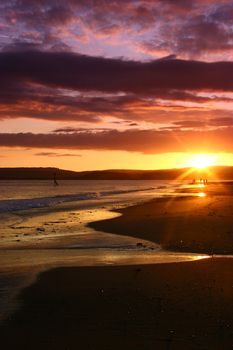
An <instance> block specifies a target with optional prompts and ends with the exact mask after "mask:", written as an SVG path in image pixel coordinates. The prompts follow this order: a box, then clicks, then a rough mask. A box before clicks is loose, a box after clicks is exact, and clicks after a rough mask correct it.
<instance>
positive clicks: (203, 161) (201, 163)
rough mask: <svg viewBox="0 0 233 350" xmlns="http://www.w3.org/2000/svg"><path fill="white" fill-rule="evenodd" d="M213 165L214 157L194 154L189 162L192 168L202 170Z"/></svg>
mask: <svg viewBox="0 0 233 350" xmlns="http://www.w3.org/2000/svg"><path fill="white" fill-rule="evenodd" d="M214 164H215V156H214V155H209V154H196V155H194V156H193V157H192V159H191V160H190V165H191V166H192V167H193V168H197V169H203V168H207V167H208V166H211V165H214Z"/></svg>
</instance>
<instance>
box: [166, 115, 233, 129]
mask: <svg viewBox="0 0 233 350" xmlns="http://www.w3.org/2000/svg"><path fill="white" fill-rule="evenodd" d="M173 124H175V125H177V126H178V127H180V128H203V127H228V126H233V118H229V117H222V118H213V119H207V120H179V121H177V122H174V123H173Z"/></svg>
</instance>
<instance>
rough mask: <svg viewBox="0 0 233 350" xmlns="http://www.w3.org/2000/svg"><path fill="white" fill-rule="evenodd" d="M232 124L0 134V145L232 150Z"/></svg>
mask: <svg viewBox="0 0 233 350" xmlns="http://www.w3.org/2000/svg"><path fill="white" fill-rule="evenodd" d="M232 137H233V127H228V128H226V129H217V130H206V131H182V130H179V129H178V130H176V131H168V130H162V131H161V130H140V129H128V130H125V131H117V130H107V131H99V132H92V131H91V130H88V129H87V130H86V131H85V130H82V132H74V133H71V134H70V133H68V134H67V133H51V134H33V133H18V134H9V133H1V134H0V146H6V147H30V148H50V149H52V148H53V149H79V150H108V151H109V150H122V151H130V152H142V153H151V154H155V153H162V152H187V151H189V152H221V151H224V152H233V143H232Z"/></svg>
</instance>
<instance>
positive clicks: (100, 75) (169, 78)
mask: <svg viewBox="0 0 233 350" xmlns="http://www.w3.org/2000/svg"><path fill="white" fill-rule="evenodd" d="M0 74H1V77H2V79H1V86H6V85H7V83H11V84H14V82H15V81H16V82H30V83H37V84H41V85H45V86H48V87H57V88H63V89H75V90H82V91H104V92H122V91H124V92H128V93H129V92H130V93H142V94H153V93H154V92H156V90H157V89H175V90H216V91H232V90H233V79H232V78H233V62H214V63H206V62H201V61H200V62H199V61H185V60H178V59H167V60H154V61H151V62H136V61H125V60H122V59H107V58H101V57H90V56H84V55H78V54H74V53H66V52H60V53H58V52H54V53H52V52H39V51H27V52H1V53H0Z"/></svg>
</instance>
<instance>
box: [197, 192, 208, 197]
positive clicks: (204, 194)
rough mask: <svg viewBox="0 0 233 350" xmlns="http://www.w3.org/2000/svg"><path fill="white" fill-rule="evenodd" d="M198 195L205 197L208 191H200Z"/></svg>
mask: <svg viewBox="0 0 233 350" xmlns="http://www.w3.org/2000/svg"><path fill="white" fill-rule="evenodd" d="M197 195H198V197H205V196H206V193H205V192H199V193H198V194H197Z"/></svg>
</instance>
